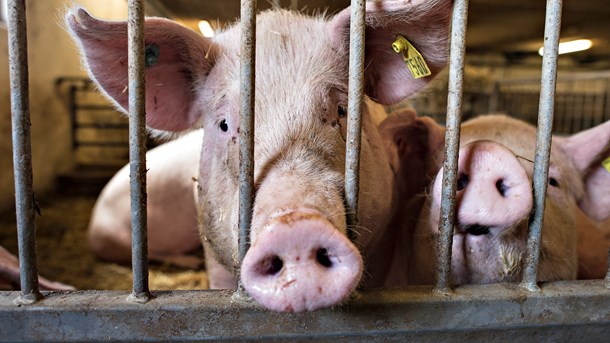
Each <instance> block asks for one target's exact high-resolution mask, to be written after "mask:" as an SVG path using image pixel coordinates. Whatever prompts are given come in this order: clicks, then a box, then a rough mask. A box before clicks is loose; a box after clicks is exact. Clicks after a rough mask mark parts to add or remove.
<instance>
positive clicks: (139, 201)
mask: <svg viewBox="0 0 610 343" xmlns="http://www.w3.org/2000/svg"><path fill="white" fill-rule="evenodd" d="M128 6H129V8H128V24H127V39H128V50H129V52H128V56H127V60H128V64H129V173H130V187H131V228H132V230H131V239H132V243H131V249H132V251H131V263H132V270H133V290H132V293H131V295H130V296H129V298H128V300H130V301H134V302H140V303H143V302H147V301H148V300H149V299H150V298H151V297H152V295H151V294H150V291H149V288H148V242H147V236H148V235H147V228H146V224H147V222H146V94H145V85H144V82H145V79H144V55H145V54H144V2H143V1H142V0H129V2H128Z"/></svg>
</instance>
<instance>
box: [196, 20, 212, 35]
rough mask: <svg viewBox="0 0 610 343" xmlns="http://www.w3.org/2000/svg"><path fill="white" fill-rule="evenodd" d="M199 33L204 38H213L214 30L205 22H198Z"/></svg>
mask: <svg viewBox="0 0 610 343" xmlns="http://www.w3.org/2000/svg"><path fill="white" fill-rule="evenodd" d="M199 31H201V34H202V35H203V36H204V37H214V29H213V28H212V26H211V25H210V23H209V22H208V21H207V20H201V21H199Z"/></svg>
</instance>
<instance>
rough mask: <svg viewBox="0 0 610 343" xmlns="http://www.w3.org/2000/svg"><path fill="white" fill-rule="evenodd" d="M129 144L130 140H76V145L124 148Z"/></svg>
mask: <svg viewBox="0 0 610 343" xmlns="http://www.w3.org/2000/svg"><path fill="white" fill-rule="evenodd" d="M127 146H129V142H102V141H83V142H76V147H84V148H85V147H104V148H124V147H127Z"/></svg>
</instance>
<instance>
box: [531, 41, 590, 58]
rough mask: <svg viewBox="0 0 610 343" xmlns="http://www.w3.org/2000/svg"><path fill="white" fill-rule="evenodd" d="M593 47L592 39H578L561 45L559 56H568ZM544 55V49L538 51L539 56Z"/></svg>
mask: <svg viewBox="0 0 610 343" xmlns="http://www.w3.org/2000/svg"><path fill="white" fill-rule="evenodd" d="M591 46H593V42H591V40H590V39H577V40H572V41H569V42H563V43H559V54H560V55H561V54H567V53H570V52H576V51H583V50H587V49H589V48H590V47H591ZM543 54H544V48H540V49H539V50H538V55H540V56H542V55H543Z"/></svg>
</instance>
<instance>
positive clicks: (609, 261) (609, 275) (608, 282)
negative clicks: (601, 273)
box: [606, 249, 610, 288]
mask: <svg viewBox="0 0 610 343" xmlns="http://www.w3.org/2000/svg"><path fill="white" fill-rule="evenodd" d="M606 263H607V264H608V272H606V288H610V249H608V259H607V260H606Z"/></svg>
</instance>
